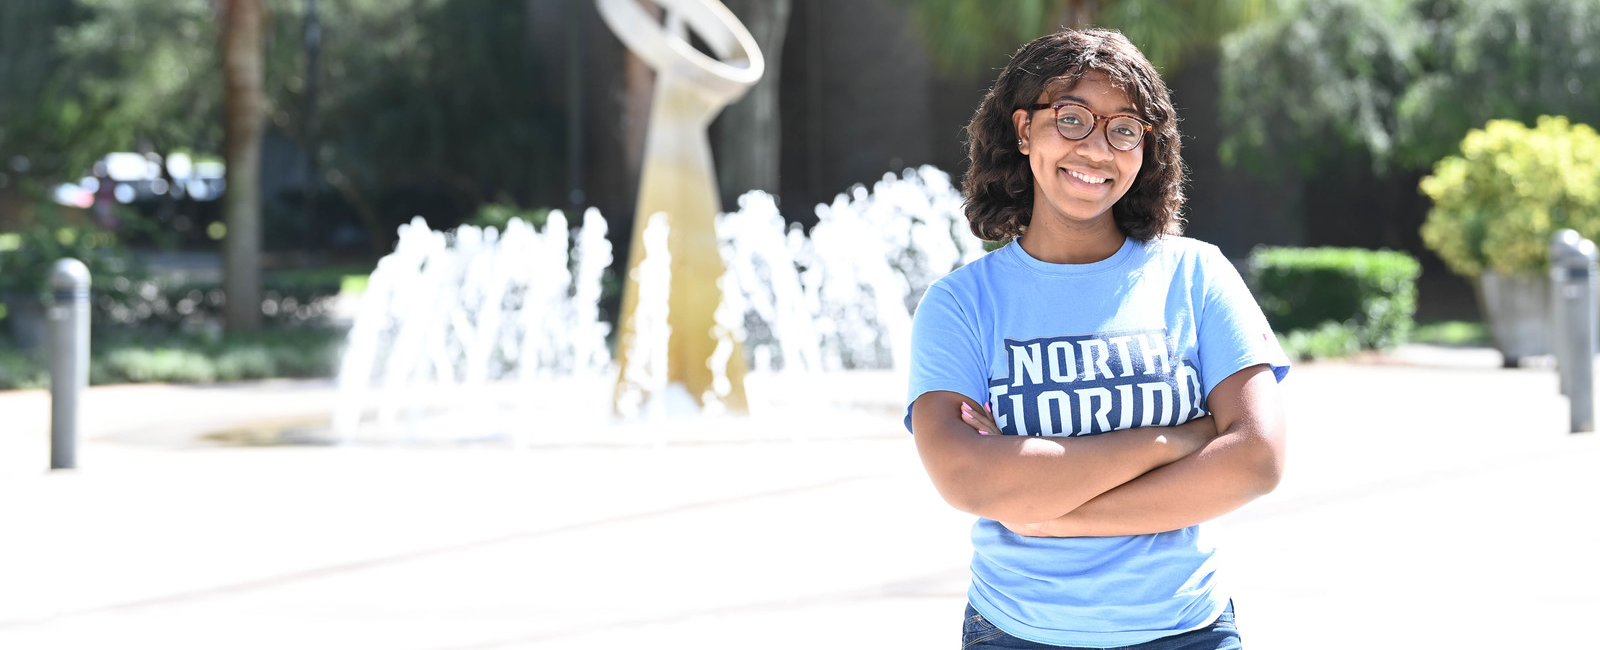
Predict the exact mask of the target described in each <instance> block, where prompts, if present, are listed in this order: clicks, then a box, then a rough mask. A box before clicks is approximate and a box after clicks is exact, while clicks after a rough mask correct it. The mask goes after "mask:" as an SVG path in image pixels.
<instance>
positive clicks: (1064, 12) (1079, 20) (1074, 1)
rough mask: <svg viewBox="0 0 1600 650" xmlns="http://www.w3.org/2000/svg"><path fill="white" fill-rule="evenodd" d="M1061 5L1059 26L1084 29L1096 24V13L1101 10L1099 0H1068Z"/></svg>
mask: <svg viewBox="0 0 1600 650" xmlns="http://www.w3.org/2000/svg"><path fill="white" fill-rule="evenodd" d="M1063 4H1064V5H1065V6H1063V7H1061V16H1060V20H1059V21H1058V22H1057V23H1056V25H1059V26H1066V27H1071V28H1073V29H1083V28H1085V27H1089V26H1092V25H1094V18H1095V14H1096V13H1098V12H1099V10H1100V2H1099V0H1066V2H1065V3H1063Z"/></svg>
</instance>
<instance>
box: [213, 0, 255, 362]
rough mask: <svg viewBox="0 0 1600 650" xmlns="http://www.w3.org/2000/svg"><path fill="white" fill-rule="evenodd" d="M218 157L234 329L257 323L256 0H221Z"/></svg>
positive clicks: (227, 313) (226, 284) (225, 284)
mask: <svg viewBox="0 0 1600 650" xmlns="http://www.w3.org/2000/svg"><path fill="white" fill-rule="evenodd" d="M221 18H222V20H221V23H222V35H221V37H222V79H223V100H222V102H223V158H224V160H225V162H226V164H227V183H228V189H227V192H226V194H225V195H224V197H223V203H222V214H223V222H224V223H225V224H226V225H227V234H226V236H225V237H224V238H223V251H222V261H223V265H222V269H223V273H222V278H223V280H222V288H223V292H224V294H225V295H226V296H227V299H228V301H227V305H226V307H225V310H224V312H223V316H224V318H225V319H226V323H227V327H228V329H229V330H233V331H254V330H256V329H259V328H260V327H261V134H262V128H263V127H262V105H263V101H264V100H263V93H262V65H263V59H264V55H263V52H262V38H261V35H262V22H263V15H262V7H261V0H224V2H223V3H222V16H221Z"/></svg>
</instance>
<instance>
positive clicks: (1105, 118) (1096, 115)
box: [1029, 102, 1156, 151]
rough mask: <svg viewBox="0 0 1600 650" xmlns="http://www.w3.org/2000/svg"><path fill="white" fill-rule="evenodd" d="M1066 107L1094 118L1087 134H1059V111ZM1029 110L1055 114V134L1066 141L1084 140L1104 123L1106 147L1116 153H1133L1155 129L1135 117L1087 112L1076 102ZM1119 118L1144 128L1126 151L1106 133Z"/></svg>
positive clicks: (1038, 106) (1052, 103)
mask: <svg viewBox="0 0 1600 650" xmlns="http://www.w3.org/2000/svg"><path fill="white" fill-rule="evenodd" d="M1068 106H1076V107H1078V108H1081V109H1083V111H1084V112H1085V113H1088V114H1090V115H1092V116H1094V124H1091V125H1090V126H1089V130H1088V131H1087V132H1085V133H1084V134H1083V135H1080V136H1078V137H1076V138H1074V137H1071V136H1068V135H1067V134H1065V133H1061V109H1063V108H1066V107H1068ZM1029 108H1032V109H1033V110H1036V111H1042V110H1044V109H1047V108H1048V109H1050V110H1051V111H1052V112H1053V113H1054V114H1055V117H1054V120H1053V121H1054V122H1055V124H1056V133H1061V137H1063V138H1066V139H1068V140H1082V139H1084V138H1087V137H1089V134H1091V133H1094V131H1095V129H1098V128H1100V122H1102V121H1104V122H1105V123H1106V129H1102V130H1101V132H1102V133H1104V134H1105V138H1106V145H1107V146H1110V147H1111V148H1112V149H1116V150H1117V151H1133V150H1134V149H1138V148H1139V145H1140V144H1141V143H1143V142H1144V134H1146V133H1149V132H1150V129H1153V128H1156V127H1155V125H1154V124H1151V123H1149V122H1146V121H1144V120H1141V119H1139V118H1137V117H1134V116H1132V115H1101V114H1099V113H1096V112H1094V111H1091V110H1089V107H1088V106H1084V105H1083V104H1079V103H1078V102H1051V103H1049V104H1033V105H1031V106H1029ZM1119 117H1125V118H1128V119H1130V120H1133V121H1135V122H1138V123H1139V126H1142V127H1144V130H1142V131H1140V132H1139V139H1137V140H1134V141H1133V146H1130V147H1128V148H1126V149H1124V148H1122V147H1119V146H1117V145H1115V144H1113V143H1112V142H1111V134H1110V133H1106V130H1109V129H1110V128H1111V120H1113V119H1116V118H1119Z"/></svg>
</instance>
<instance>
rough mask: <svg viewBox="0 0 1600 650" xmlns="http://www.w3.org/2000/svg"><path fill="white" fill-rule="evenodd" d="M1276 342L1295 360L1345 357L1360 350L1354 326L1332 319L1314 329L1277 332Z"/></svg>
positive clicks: (1358, 338) (1359, 340) (1359, 342)
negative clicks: (1285, 332) (1284, 332)
mask: <svg viewBox="0 0 1600 650" xmlns="http://www.w3.org/2000/svg"><path fill="white" fill-rule="evenodd" d="M1278 344H1279V345H1282V346H1283V352H1284V354H1287V355H1289V357H1290V358H1292V359H1294V360H1296V361H1306V360H1309V359H1331V358H1338V357H1347V356H1350V355H1352V354H1355V353H1357V352H1360V351H1361V339H1360V337H1358V336H1357V335H1356V331H1355V328H1352V327H1350V326H1349V325H1346V324H1344V323H1335V322H1333V321H1323V323H1322V325H1320V326H1318V327H1317V328H1316V329H1308V330H1294V331H1292V332H1289V333H1287V334H1279V335H1278Z"/></svg>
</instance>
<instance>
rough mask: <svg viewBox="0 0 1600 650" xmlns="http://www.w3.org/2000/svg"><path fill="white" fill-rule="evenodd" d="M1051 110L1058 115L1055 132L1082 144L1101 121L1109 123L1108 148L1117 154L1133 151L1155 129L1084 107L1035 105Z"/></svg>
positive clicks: (1134, 119) (1129, 119)
mask: <svg viewBox="0 0 1600 650" xmlns="http://www.w3.org/2000/svg"><path fill="white" fill-rule="evenodd" d="M1047 108H1048V109H1052V110H1054V111H1055V113H1056V132H1057V133H1060V134H1061V137H1063V138H1066V139H1068V140H1082V139H1084V138H1087V137H1089V134H1090V133H1094V127H1096V126H1099V124H1100V120H1105V121H1106V144H1109V145H1111V148H1112V149H1116V150H1117V151H1133V150H1134V149H1135V148H1137V147H1138V146H1139V143H1140V142H1141V141H1143V140H1144V134H1145V133H1146V132H1148V131H1149V130H1150V129H1153V128H1155V127H1154V126H1153V125H1151V124H1150V123H1149V122H1146V121H1144V120H1141V119H1139V118H1137V117H1133V116H1131V115H1113V116H1110V117H1107V116H1105V115H1100V114H1098V113H1095V112H1094V111H1091V110H1089V107H1087V106H1084V105H1083V104H1074V103H1072V102H1055V103H1053V104H1034V105H1033V110H1036V111H1042V110H1044V109H1047Z"/></svg>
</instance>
